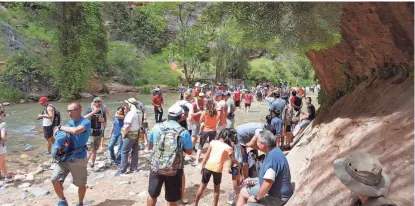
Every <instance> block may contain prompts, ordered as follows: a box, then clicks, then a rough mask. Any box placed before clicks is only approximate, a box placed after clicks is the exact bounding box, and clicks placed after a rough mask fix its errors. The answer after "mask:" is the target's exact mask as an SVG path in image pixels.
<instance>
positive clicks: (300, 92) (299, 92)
mask: <svg viewBox="0 0 415 206" xmlns="http://www.w3.org/2000/svg"><path fill="white" fill-rule="evenodd" d="M304 94H305V91H304V89H302V88H301V89H299V90H298V91H297V96H303V95H304Z"/></svg>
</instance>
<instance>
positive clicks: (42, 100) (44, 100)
mask: <svg viewBox="0 0 415 206" xmlns="http://www.w3.org/2000/svg"><path fill="white" fill-rule="evenodd" d="M47 101H49V99H48V98H47V97H41V98H40V99H39V103H44V102H47Z"/></svg>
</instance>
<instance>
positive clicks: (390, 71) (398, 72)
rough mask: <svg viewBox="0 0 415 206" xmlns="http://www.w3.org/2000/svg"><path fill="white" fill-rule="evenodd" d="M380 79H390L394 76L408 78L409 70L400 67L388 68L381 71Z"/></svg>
mask: <svg viewBox="0 0 415 206" xmlns="http://www.w3.org/2000/svg"><path fill="white" fill-rule="evenodd" d="M378 74H379V77H380V78H382V79H388V78H390V77H393V76H401V77H408V76H409V70H408V69H406V68H405V67H400V66H388V67H383V68H381V69H379V72H378Z"/></svg>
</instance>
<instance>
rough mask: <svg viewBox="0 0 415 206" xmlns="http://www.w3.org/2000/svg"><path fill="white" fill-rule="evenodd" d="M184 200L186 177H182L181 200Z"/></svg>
mask: <svg viewBox="0 0 415 206" xmlns="http://www.w3.org/2000/svg"><path fill="white" fill-rule="evenodd" d="M185 199H186V176H184V173H183V175H182V200H185Z"/></svg>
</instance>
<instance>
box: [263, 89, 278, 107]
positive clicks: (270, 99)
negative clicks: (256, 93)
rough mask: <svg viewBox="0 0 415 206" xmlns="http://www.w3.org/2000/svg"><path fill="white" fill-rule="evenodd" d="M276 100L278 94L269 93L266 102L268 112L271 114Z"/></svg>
mask: <svg viewBox="0 0 415 206" xmlns="http://www.w3.org/2000/svg"><path fill="white" fill-rule="evenodd" d="M276 99H277V95H276V92H272V93H269V94H268V95H267V96H266V97H265V101H266V102H267V103H268V111H270V112H271V107H272V103H274V101H275V100H276Z"/></svg>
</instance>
